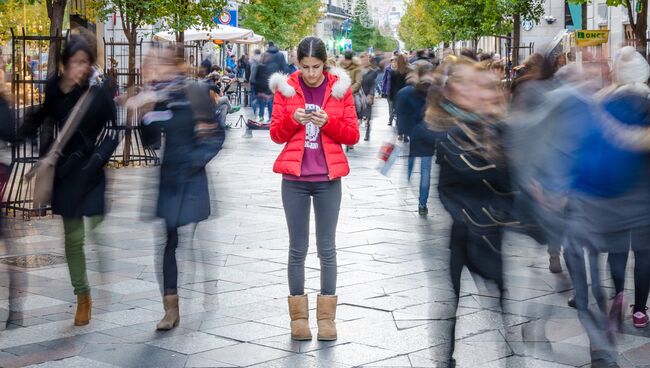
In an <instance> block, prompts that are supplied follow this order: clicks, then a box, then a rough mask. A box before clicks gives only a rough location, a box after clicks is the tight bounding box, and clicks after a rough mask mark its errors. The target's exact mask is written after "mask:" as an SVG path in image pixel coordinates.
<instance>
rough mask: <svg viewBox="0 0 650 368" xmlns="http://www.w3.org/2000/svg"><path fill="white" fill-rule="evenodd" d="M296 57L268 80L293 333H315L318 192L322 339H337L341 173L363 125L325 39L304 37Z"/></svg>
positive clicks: (301, 336)
mask: <svg viewBox="0 0 650 368" xmlns="http://www.w3.org/2000/svg"><path fill="white" fill-rule="evenodd" d="M297 56H298V65H299V70H298V71H296V72H295V73H293V74H291V75H290V76H287V75H283V74H278V73H276V74H274V75H273V76H272V77H271V79H270V83H269V84H270V87H271V90H272V91H273V92H274V93H275V97H274V104H273V117H272V121H271V128H270V130H271V139H272V140H273V141H274V142H276V143H279V144H285V147H284V149H283V150H282V153H280V155H279V156H278V158H277V160H276V162H275V164H274V166H273V171H274V172H276V173H280V174H283V180H282V203H283V205H284V212H285V216H286V219H287V226H288V228H289V266H288V274H289V291H290V295H289V298H288V301H289V315H290V316H291V337H292V338H293V339H295V340H310V339H311V331H310V330H309V306H308V300H307V295H305V290H304V288H305V258H306V257H307V249H308V247H309V214H310V211H311V202H312V198H313V202H314V214H315V218H316V245H317V247H318V257H319V258H320V266H321V290H320V294H319V295H318V299H317V312H316V313H317V319H318V339H319V340H336V338H337V334H336V325H335V323H334V319H335V316H336V303H337V297H336V272H337V271H336V242H335V238H336V225H337V222H338V214H339V209H340V204H341V180H340V179H341V177H343V176H345V175H347V174H348V173H349V172H350V168H349V166H348V162H347V158H346V156H345V154H344V153H343V148H342V146H341V145H343V144H345V145H354V144H356V143H357V141H358V140H359V128H358V126H357V114H356V112H355V108H354V99H353V98H352V90H351V89H350V85H351V80H350V77H349V76H348V74H347V73H346V72H345V71H344V70H342V69H339V68H329V69H328V68H327V66H326V65H327V51H326V49H325V44H324V43H323V41H322V40H320V39H319V38H316V37H307V38H305V39H303V40H302V41H301V42H300V44H299V45H298V55H297Z"/></svg>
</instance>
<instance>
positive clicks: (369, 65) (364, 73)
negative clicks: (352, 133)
mask: <svg viewBox="0 0 650 368" xmlns="http://www.w3.org/2000/svg"><path fill="white" fill-rule="evenodd" d="M360 61H361V89H362V90H363V92H364V95H365V97H366V108H365V109H364V110H363V111H362V112H361V116H360V118H361V119H362V120H365V122H366V134H365V137H364V138H363V140H364V141H368V140H370V128H371V124H370V123H371V120H372V106H373V105H374V103H375V88H376V83H377V76H378V75H379V67H378V66H377V65H376V64H375V59H374V58H370V55H368V54H363V55H361V57H360Z"/></svg>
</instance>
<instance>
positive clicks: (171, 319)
mask: <svg viewBox="0 0 650 368" xmlns="http://www.w3.org/2000/svg"><path fill="white" fill-rule="evenodd" d="M163 307H164V308H165V316H164V317H163V319H161V320H160V322H158V324H157V325H156V329H157V330H163V331H167V330H171V329H172V328H174V327H176V326H178V323H179V322H180V315H179V313H178V295H165V296H164V297H163Z"/></svg>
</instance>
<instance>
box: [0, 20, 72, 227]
mask: <svg viewBox="0 0 650 368" xmlns="http://www.w3.org/2000/svg"><path fill="white" fill-rule="evenodd" d="M11 36H12V37H11V39H12V42H11V62H12V65H13V70H12V73H11V93H12V101H13V110H14V114H15V119H16V125H17V127H16V128H18V127H19V126H21V125H22V124H23V123H24V122H25V119H26V118H27V117H29V116H32V115H33V114H34V113H35V112H36V110H37V109H38V108H39V107H40V105H41V104H42V103H43V100H44V91H45V84H46V83H47V64H48V62H47V61H48V60H47V55H48V51H49V48H50V44H51V43H52V42H55V41H58V42H59V43H62V42H63V40H64V39H65V38H66V37H53V36H42V35H37V36H34V35H26V34H25V30H24V29H23V30H22V31H21V33H20V34H16V32H15V31H14V30H13V29H12V30H11ZM57 55H58V53H57ZM57 65H58V63H57ZM54 134H55V133H54V126H53V125H50V124H44V125H42V126H41V128H40V131H39V134H38V138H37V139H31V140H27V141H25V142H22V143H15V144H12V146H11V175H10V177H9V180H8V182H7V184H6V186H7V187H6V188H5V191H4V193H5V197H4V201H3V202H4V203H3V207H2V210H3V213H4V214H5V215H7V216H22V217H23V218H26V219H28V218H30V217H31V216H33V215H43V214H44V213H46V212H47V210H48V208H42V207H34V203H33V201H32V198H33V188H32V187H31V185H30V183H29V182H26V181H25V180H24V177H25V174H26V173H27V172H28V171H29V170H30V169H31V168H32V166H33V165H34V164H35V163H36V161H37V160H38V158H39V150H40V147H41V144H40V143H41V142H40V140H41V139H43V140H45V139H49V138H51V137H52V136H53V135H54Z"/></svg>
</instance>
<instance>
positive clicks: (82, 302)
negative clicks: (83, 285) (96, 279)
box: [74, 294, 93, 326]
mask: <svg viewBox="0 0 650 368" xmlns="http://www.w3.org/2000/svg"><path fill="white" fill-rule="evenodd" d="M92 306H93V302H92V300H90V294H79V295H77V313H76V314H75V316H74V325H75V326H85V325H87V324H88V323H90V314H91V311H92Z"/></svg>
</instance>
